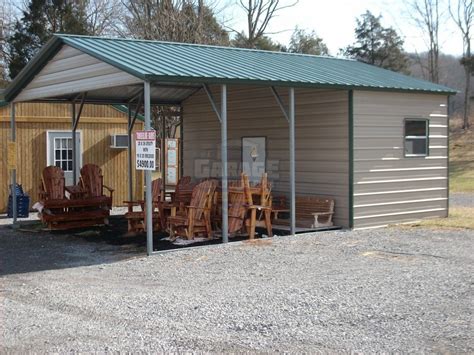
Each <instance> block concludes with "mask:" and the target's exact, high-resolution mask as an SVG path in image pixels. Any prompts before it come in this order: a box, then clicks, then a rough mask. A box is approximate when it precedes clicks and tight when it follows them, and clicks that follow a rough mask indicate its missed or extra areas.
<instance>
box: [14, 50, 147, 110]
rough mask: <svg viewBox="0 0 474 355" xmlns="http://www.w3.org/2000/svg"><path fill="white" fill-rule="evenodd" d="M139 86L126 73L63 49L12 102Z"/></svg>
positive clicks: (136, 81)
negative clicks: (121, 86) (132, 85)
mask: <svg viewBox="0 0 474 355" xmlns="http://www.w3.org/2000/svg"><path fill="white" fill-rule="evenodd" d="M140 82H141V80H140V79H138V78H136V77H134V76H132V75H130V74H128V73H126V72H123V71H121V70H119V69H117V68H115V67H113V66H111V65H110V64H107V63H105V62H102V61H100V60H98V59H96V58H94V57H91V56H90V55H88V54H84V53H83V52H81V51H79V50H77V49H75V48H72V47H69V46H67V45H66V46H64V47H63V48H62V49H61V50H60V51H59V53H58V54H57V55H56V56H55V57H54V59H53V60H51V61H50V62H49V63H48V64H47V65H46V66H45V67H44V68H43V69H42V70H41V71H40V72H39V73H38V74H37V75H36V76H35V78H34V79H33V80H32V81H31V82H30V83H29V84H28V85H27V86H26V87H25V88H24V89H23V91H22V92H21V93H20V94H19V95H18V96H17V98H16V101H28V100H34V99H41V98H48V97H54V96H58V95H65V94H69V93H75V92H81V91H89V90H95V89H103V88H108V87H114V86H120V85H128V84H136V83H140Z"/></svg>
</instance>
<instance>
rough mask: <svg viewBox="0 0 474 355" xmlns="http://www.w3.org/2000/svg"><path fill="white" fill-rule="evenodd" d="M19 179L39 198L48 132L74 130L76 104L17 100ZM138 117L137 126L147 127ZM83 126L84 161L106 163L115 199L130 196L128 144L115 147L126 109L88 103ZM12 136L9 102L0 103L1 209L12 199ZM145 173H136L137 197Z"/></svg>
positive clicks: (120, 200) (80, 128)
mask: <svg viewBox="0 0 474 355" xmlns="http://www.w3.org/2000/svg"><path fill="white" fill-rule="evenodd" d="M16 124H17V139H16V140H17V163H18V170H17V182H18V183H19V184H21V185H22V186H23V189H24V190H25V192H26V193H28V194H29V195H30V197H31V204H33V203H34V202H35V201H37V196H38V186H39V183H40V180H41V172H42V171H43V169H44V168H45V167H46V166H47V150H48V147H47V144H48V142H47V141H48V139H47V136H48V132H50V131H63V132H69V133H70V130H71V106H70V105H66V104H53V103H19V104H17V105H16ZM142 125H143V124H142V122H140V121H137V122H136V124H135V130H139V129H141V128H142ZM78 131H80V132H81V137H82V142H81V147H82V163H83V164H87V163H93V164H97V165H99V166H100V167H101V168H102V172H103V175H104V183H105V184H106V185H108V186H110V187H112V188H114V189H115V192H114V205H116V206H118V205H122V204H123V201H124V200H127V199H128V178H127V160H128V159H127V150H126V149H114V148H111V147H110V141H111V139H110V136H111V135H113V134H126V133H127V114H126V112H125V113H124V112H122V111H120V110H118V109H117V108H115V107H113V106H109V105H85V106H84V109H83V112H82V116H81V120H80V123H79V126H78ZM9 139H10V108H9V106H8V105H6V106H3V107H0V142H1V143H0V144H1V145H0V156H1V169H0V179H1V188H0V212H5V211H6V207H7V201H8V195H9V191H8V185H9V181H10V180H9V173H8V169H7V158H6V157H7V142H8V140H9ZM142 180H143V179H142V174H141V173H140V172H136V173H135V174H134V188H135V198H138V197H141V196H143V192H142V191H143V181H142Z"/></svg>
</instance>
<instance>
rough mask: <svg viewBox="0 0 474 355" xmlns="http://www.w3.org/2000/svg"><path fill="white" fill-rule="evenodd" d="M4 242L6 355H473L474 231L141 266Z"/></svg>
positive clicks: (396, 233) (121, 257)
mask: <svg viewBox="0 0 474 355" xmlns="http://www.w3.org/2000/svg"><path fill="white" fill-rule="evenodd" d="M0 246H1V249H0V262H1V264H0V270H1V273H2V276H1V279H0V282H1V286H0V298H1V299H0V352H2V353H3V352H25V351H31V350H34V351H35V352H60V353H63V352H72V351H81V352H93V351H94V352H95V351H98V352H103V351H116V350H121V351H137V350H143V351H149V352H151V351H153V352H163V351H180V352H181V351H183V352H184V351H206V352H222V351H227V352H237V351H238V352H244V351H252V352H261V351H269V352H274V351H285V352H314V351H325V352H334V351H359V352H380V351H385V352H388V351H390V352H422V351H423V352H443V353H444V352H453V353H461V352H466V353H473V352H474V325H473V324H474V323H473V314H472V313H473V309H474V293H473V288H474V233H473V232H472V231H467V230H451V231H446V230H444V231H442V230H429V229H421V228H417V229H408V228H400V229H398V228H391V229H378V230H370V231H355V232H343V231H338V232H322V233H317V234H308V235H299V236H297V237H279V238H274V239H271V240H269V239H264V240H260V241H259V242H258V243H242V244H237V243H231V244H229V245H219V246H213V247H206V248H194V249H186V250H183V251H179V252H173V253H166V254H160V255H154V256H152V257H149V258H146V257H143V255H142V254H140V253H138V252H137V251H136V250H132V249H123V248H122V247H117V246H110V245H106V244H101V243H91V242H87V241H84V240H77V239H72V240H70V239H68V238H67V236H54V237H51V235H49V234H45V233H36V234H35V233H17V234H16V235H13V234H12V231H11V230H9V229H6V228H0ZM31 248H35V249H36V250H37V252H35V253H34V254H33V255H30V253H29V252H28V250H31Z"/></svg>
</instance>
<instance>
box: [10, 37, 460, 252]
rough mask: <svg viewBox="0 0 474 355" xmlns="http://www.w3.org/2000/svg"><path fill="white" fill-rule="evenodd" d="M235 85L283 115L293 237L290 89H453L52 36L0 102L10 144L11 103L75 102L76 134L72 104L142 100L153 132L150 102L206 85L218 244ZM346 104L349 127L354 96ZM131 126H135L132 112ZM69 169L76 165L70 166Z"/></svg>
mask: <svg viewBox="0 0 474 355" xmlns="http://www.w3.org/2000/svg"><path fill="white" fill-rule="evenodd" d="M216 84H217V85H220V88H221V90H220V91H221V102H220V105H219V104H218V103H217V102H216V100H215V99H214V98H213V97H212V94H211V92H210V90H209V88H208V86H209V85H216ZM239 84H247V85H259V86H267V87H269V89H271V90H272V92H273V94H274V95H275V98H276V100H277V103H278V105H279V106H280V108H281V110H282V115H283V116H285V117H286V118H287V119H288V122H289V153H290V154H289V156H290V158H289V161H290V168H289V171H290V184H289V185H290V189H289V190H290V207H291V208H290V210H291V233H292V234H294V232H295V94H294V88H305V87H306V88H334V89H341V90H345V91H347V92H348V95H349V98H350V97H351V96H352V90H354V89H360V90H378V91H408V92H437V93H452V91H450V90H449V89H448V88H446V87H443V86H441V85H435V84H431V83H428V82H425V81H422V80H417V79H415V78H411V77H408V76H404V75H401V74H398V73H394V72H391V71H388V70H384V69H381V68H377V67H374V66H370V65H367V64H364V63H360V62H356V61H352V60H342V59H335V58H330V57H318V56H310V55H299V54H288V53H279V52H267V51H258V50H248V49H237V48H228V47H216V46H205V45H193V44H180V43H167V42H159V41H144V40H127V39H111V38H99V37H86V36H71V35H54V36H53V37H52V38H51V40H50V41H49V42H48V43H47V44H46V45H45V46H44V47H43V48H42V49H41V51H40V52H39V53H38V54H37V55H36V56H35V57H34V58H33V59H32V60H31V61H30V62H29V63H28V65H27V66H26V67H25V69H24V70H23V71H22V72H21V73H20V74H19V75H18V76H17V77H16V78H15V80H14V81H13V82H12V84H11V85H10V86H9V87H8V89H7V91H6V93H5V99H6V100H7V101H9V102H11V103H12V110H11V112H12V117H11V120H12V140H13V141H14V140H15V133H14V132H15V129H14V127H15V108H14V104H15V102H21V101H48V102H63V103H69V104H72V131H73V132H74V131H75V129H76V127H77V124H78V122H79V118H80V113H81V109H80V108H79V111H78V112H77V113H76V112H75V107H76V103H80V104H81V106H82V105H83V104H84V103H100V104H125V105H131V104H132V103H135V102H137V103H140V102H141V100H143V104H144V111H145V129H150V128H151V120H150V107H151V105H154V104H180V103H181V102H182V101H183V100H185V99H186V98H188V97H190V96H191V95H193V94H194V93H195V92H197V91H198V90H201V89H204V90H205V91H206V92H207V93H208V96H209V100H210V102H211V105H212V107H213V109H214V110H215V113H216V116H217V118H218V119H219V120H220V122H221V160H222V173H221V175H222V191H223V198H222V218H223V221H222V226H223V241H224V242H227V207H228V206H227V175H228V174H227V86H228V85H239ZM276 87H279V88H287V89H288V92H289V95H288V97H289V102H288V107H285V105H284V103H283V101H282V100H281V98H280V97H279V95H278V92H277V90H276V89H275V88H276ZM137 105H139V104H137ZM349 105H350V107H349V117H348V122H349V125H350V126H349V132H351V125H352V118H351V115H352V108H351V105H352V100H351V99H349ZM81 106H80V107H81ZM135 111H137V110H135ZM130 123H131V124H132V123H133V118H132V117H130ZM129 133H130V129H129ZM73 134H74V133H73ZM351 140H352V134H351V133H350V134H349V141H350V142H351ZM73 141H74V140H73ZM73 146H74V144H73ZM349 147H351V143H349ZM350 150H351V148H350ZM350 154H351V152H350ZM73 156H74V154H73ZM129 161H131V159H130V160H129ZM349 164H351V162H350V163H349ZM74 169H77V167H76V166H75V164H74ZM351 174H352V172H351ZM12 181H13V183H14V182H15V170H13V171H12ZM145 183H146V203H147V206H148V208H147V221H148V223H147V251H148V254H151V253H152V251H153V245H152V223H150V222H151V211H152V209H151V203H152V201H151V172H150V171H147V172H146V174H145ZM349 199H351V196H349ZM14 200H15V199H14ZM14 210H15V209H14Z"/></svg>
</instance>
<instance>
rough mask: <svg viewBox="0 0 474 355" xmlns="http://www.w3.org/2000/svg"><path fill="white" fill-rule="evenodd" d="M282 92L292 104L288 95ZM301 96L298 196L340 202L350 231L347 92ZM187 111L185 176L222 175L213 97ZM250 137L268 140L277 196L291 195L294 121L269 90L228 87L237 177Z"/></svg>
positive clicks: (198, 99)
mask: <svg viewBox="0 0 474 355" xmlns="http://www.w3.org/2000/svg"><path fill="white" fill-rule="evenodd" d="M213 91H214V97H215V98H216V100H220V98H219V96H220V95H219V90H213ZM279 92H280V94H281V96H282V98H283V99H284V100H285V102H286V99H287V91H286V90H279ZM295 95H296V192H297V194H315V195H322V196H328V197H331V198H335V199H336V216H335V222H336V224H338V225H342V226H345V227H347V226H348V225H349V222H348V214H349V209H348V194H349V191H348V181H349V177H348V166H349V163H348V128H347V122H348V95H347V92H345V91H334V90H333V91H323V90H310V89H297V90H296V92H295ZM183 108H184V116H183V117H184V134H183V139H184V174H185V175H191V176H194V177H196V178H202V177H207V176H208V175H211V176H218V175H220V165H219V161H220V124H219V121H218V119H217V117H216V115H215V113H214V111H212V108H211V106H210V103H209V99H208V97H207V96H206V95H205V93H204V92H202V91H201V92H199V93H197V94H196V95H194V96H192V97H191V98H189V99H188V100H186V101H185V102H184V104H183ZM244 136H266V137H267V170H268V172H269V178H270V179H271V180H272V181H273V183H274V189H273V191H274V194H277V195H278V194H287V193H288V191H289V189H288V184H289V174H288V171H289V160H288V158H289V146H288V144H289V143H288V122H287V121H286V119H285V118H284V116H283V114H282V113H281V111H280V108H279V107H278V105H277V103H276V101H275V98H274V97H273V95H272V93H271V92H270V89H269V88H256V87H244V86H231V87H229V89H228V145H229V153H228V154H229V156H228V159H229V173H230V175H231V176H233V177H236V176H238V175H239V174H240V162H241V139H242V137H244ZM202 167H205V168H206V169H207V168H210V169H208V170H206V169H203V168H202Z"/></svg>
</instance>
